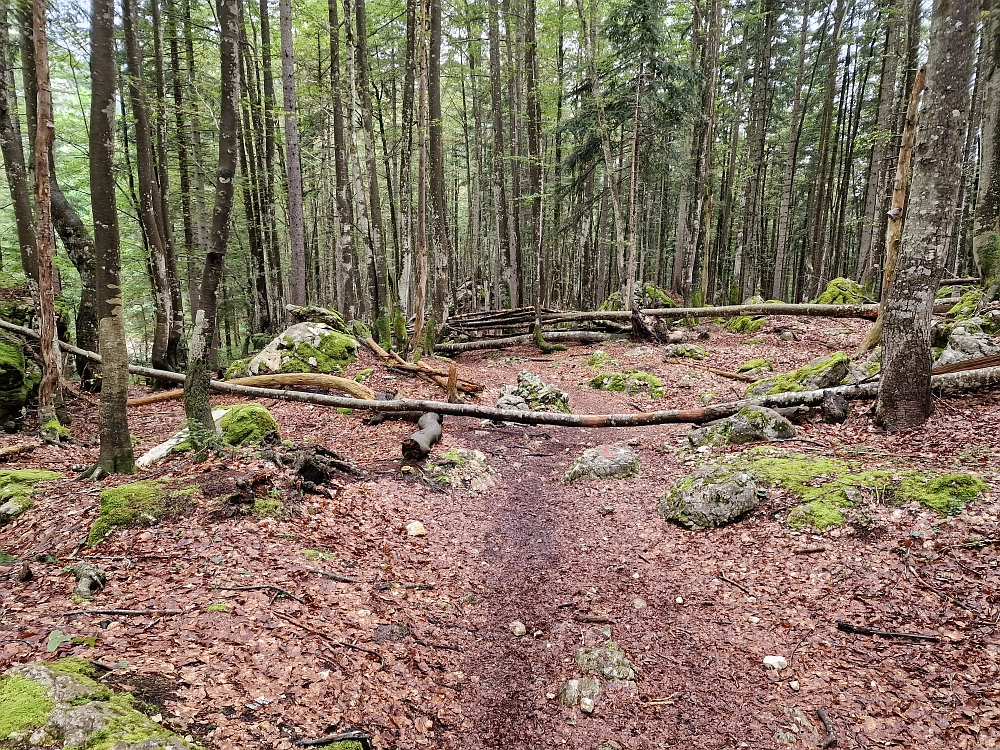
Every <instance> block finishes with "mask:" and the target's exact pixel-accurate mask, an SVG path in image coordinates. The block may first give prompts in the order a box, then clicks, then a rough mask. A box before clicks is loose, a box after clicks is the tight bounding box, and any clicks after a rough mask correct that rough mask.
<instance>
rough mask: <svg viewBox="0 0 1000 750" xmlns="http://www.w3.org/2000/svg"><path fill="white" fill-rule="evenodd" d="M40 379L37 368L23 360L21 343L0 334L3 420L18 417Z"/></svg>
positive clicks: (0, 404)
mask: <svg viewBox="0 0 1000 750" xmlns="http://www.w3.org/2000/svg"><path fill="white" fill-rule="evenodd" d="M8 320H9V318H8ZM40 380H41V375H40V373H39V372H38V369H37V368H35V367H33V366H32V365H31V364H30V363H29V362H26V361H25V359H24V350H23V349H22V348H21V344H20V343H19V342H18V341H16V340H15V339H14V338H13V337H10V336H7V335H6V334H0V415H2V416H3V418H4V419H5V420H6V419H16V418H18V417H20V416H21V409H22V408H23V407H24V404H25V403H26V402H27V400H28V397H29V396H30V395H31V394H32V392H33V391H34V390H35V389H36V388H37V387H38V383H39V382H40Z"/></svg>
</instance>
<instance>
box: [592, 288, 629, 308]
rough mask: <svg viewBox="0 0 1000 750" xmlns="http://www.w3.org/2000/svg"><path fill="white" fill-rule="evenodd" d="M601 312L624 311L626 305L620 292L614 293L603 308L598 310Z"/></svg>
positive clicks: (604, 303) (603, 303)
mask: <svg viewBox="0 0 1000 750" xmlns="http://www.w3.org/2000/svg"><path fill="white" fill-rule="evenodd" d="M597 309H598V311H599V312H615V311H618V310H624V309H625V305H623V304H622V295H621V293H620V292H612V293H611V295H609V296H608V298H607V299H606V300H604V302H602V303H601V306H600V307H598V308H597Z"/></svg>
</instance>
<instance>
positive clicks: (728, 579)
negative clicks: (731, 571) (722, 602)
mask: <svg viewBox="0 0 1000 750" xmlns="http://www.w3.org/2000/svg"><path fill="white" fill-rule="evenodd" d="M719 579H720V580H723V581H725V582H726V583H728V584H730V585H731V586H735V587H736V588H738V589H739V590H740V591H742V592H743V593H744V594H746V595H747V596H753V594H751V593H750V589H748V588H747V587H746V586H744V585H743V584H742V583H737V582H736V581H734V580H733V579H732V578H726V577H725V576H724V575H722V573H719Z"/></svg>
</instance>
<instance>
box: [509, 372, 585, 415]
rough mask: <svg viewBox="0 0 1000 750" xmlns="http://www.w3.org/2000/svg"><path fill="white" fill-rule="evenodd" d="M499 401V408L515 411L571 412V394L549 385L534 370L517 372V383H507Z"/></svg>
mask: <svg viewBox="0 0 1000 750" xmlns="http://www.w3.org/2000/svg"><path fill="white" fill-rule="evenodd" d="M501 393H502V395H501V396H500V399H499V400H498V401H497V408H498V409H513V410H515V411H555V412H561V413H563V414H569V413H570V412H571V409H570V408H569V394H568V393H566V392H565V391H561V390H559V389H558V388H556V387H555V386H552V385H547V384H546V383H544V382H542V379H541V378H540V377H538V376H537V375H535V374H534V373H533V372H528V371H527V370H522V371H521V372H519V373H518V374H517V385H505V386H504V387H503V389H502V391H501Z"/></svg>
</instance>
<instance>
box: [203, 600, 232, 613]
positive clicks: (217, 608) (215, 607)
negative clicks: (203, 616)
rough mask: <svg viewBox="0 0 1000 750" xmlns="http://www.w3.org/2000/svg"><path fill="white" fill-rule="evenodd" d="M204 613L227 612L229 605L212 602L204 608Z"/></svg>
mask: <svg viewBox="0 0 1000 750" xmlns="http://www.w3.org/2000/svg"><path fill="white" fill-rule="evenodd" d="M205 611H206V612H228V611H229V605H228V604H226V603H225V602H212V603H211V604H209V605H208V606H207V607H205Z"/></svg>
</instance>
